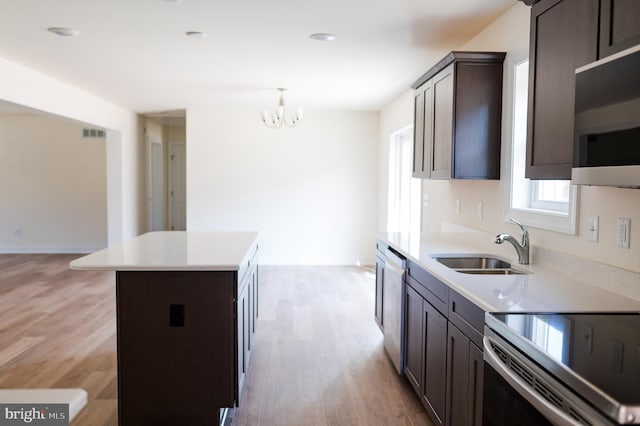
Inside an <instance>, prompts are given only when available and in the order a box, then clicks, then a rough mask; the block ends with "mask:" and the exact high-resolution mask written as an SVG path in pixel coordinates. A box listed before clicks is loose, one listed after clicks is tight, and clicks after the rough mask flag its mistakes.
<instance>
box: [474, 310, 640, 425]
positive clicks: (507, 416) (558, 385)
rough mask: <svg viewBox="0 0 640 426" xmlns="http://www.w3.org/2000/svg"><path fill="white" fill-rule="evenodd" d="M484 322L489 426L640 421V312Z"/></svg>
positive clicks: (516, 316)
mask: <svg viewBox="0 0 640 426" xmlns="http://www.w3.org/2000/svg"><path fill="white" fill-rule="evenodd" d="M485 322H486V325H485V337H484V360H485V368H484V385H483V386H484V396H483V425H488V426H491V425H505V424H518V425H536V426H538V425H544V424H557V425H622V424H640V314H638V313H620V314H619V313H615V314H612V313H600V314H585V313H574V314H527V313H510V314H490V313H487V314H486V317H485Z"/></svg>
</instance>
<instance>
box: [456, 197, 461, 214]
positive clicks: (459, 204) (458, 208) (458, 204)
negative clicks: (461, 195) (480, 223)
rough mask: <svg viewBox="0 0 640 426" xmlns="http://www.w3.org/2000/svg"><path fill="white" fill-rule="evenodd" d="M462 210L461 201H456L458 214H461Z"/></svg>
mask: <svg viewBox="0 0 640 426" xmlns="http://www.w3.org/2000/svg"><path fill="white" fill-rule="evenodd" d="M461 210H462V208H461V203H460V200H456V214H460V211H461Z"/></svg>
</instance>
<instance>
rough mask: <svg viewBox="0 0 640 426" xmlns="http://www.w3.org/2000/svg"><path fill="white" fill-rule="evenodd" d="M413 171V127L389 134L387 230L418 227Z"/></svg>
mask: <svg viewBox="0 0 640 426" xmlns="http://www.w3.org/2000/svg"><path fill="white" fill-rule="evenodd" d="M412 172H413V127H411V126H410V127H406V128H404V129H402V130H400V131H398V132H396V133H393V134H392V135H391V141H390V144H389V202H388V219H387V230H388V231H389V232H405V231H412V232H414V231H418V232H419V231H420V193H421V190H422V185H421V181H420V179H414V178H412V177H411V174H412Z"/></svg>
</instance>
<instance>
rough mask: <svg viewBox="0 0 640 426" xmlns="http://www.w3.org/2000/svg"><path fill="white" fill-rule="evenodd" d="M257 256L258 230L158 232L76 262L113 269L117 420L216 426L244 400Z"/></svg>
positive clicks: (255, 298) (255, 297) (255, 309)
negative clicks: (228, 410) (232, 408)
mask: <svg viewBox="0 0 640 426" xmlns="http://www.w3.org/2000/svg"><path fill="white" fill-rule="evenodd" d="M257 254H258V234H257V233H255V232H186V231H172V232H151V233H147V234H144V235H141V236H139V237H136V238H134V239H133V240H130V241H127V242H125V243H123V244H119V245H116V246H113V247H109V248H107V249H104V250H101V251H98V252H96V253H93V254H90V255H87V256H84V257H82V258H80V259H77V260H74V261H73V262H71V263H70V267H71V268H72V269H77V270H113V271H116V306H117V339H118V348H117V352H118V421H119V424H120V425H151V424H153V425H175V424H189V425H200V424H203V425H204V424H207V425H210V424H213V423H214V422H217V421H218V420H219V417H220V412H221V410H224V409H225V408H226V407H234V406H237V405H238V401H239V399H240V394H241V391H242V386H243V383H244V377H245V374H246V371H247V367H248V361H249V354H250V350H251V341H252V334H253V333H254V332H255V319H256V318H257V315H258V261H257Z"/></svg>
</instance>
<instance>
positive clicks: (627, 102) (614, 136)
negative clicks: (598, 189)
mask: <svg viewBox="0 0 640 426" xmlns="http://www.w3.org/2000/svg"><path fill="white" fill-rule="evenodd" d="M639 74H640V45H638V46H635V47H632V48H630V49H627V50H625V51H623V52H620V53H618V54H615V55H612V56H608V57H606V58H604V59H602V60H600V61H596V62H594V63H592V64H589V65H586V66H584V67H581V68H578V69H577V70H576V94H575V122H574V135H575V139H574V152H573V168H572V171H571V180H572V183H574V184H584V185H605V186H620V187H634V188H640V79H638V75H639Z"/></svg>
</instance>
